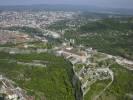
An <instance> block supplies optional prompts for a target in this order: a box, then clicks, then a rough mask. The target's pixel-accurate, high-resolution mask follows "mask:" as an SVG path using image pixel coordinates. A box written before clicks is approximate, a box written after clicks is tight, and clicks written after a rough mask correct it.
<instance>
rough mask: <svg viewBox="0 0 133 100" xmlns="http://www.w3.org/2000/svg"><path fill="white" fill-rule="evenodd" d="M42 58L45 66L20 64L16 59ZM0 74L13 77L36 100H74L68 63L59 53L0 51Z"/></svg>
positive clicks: (28, 60)
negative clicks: (12, 53)
mask: <svg viewBox="0 0 133 100" xmlns="http://www.w3.org/2000/svg"><path fill="white" fill-rule="evenodd" d="M32 60H42V61H44V62H45V64H46V65H47V67H46V68H42V67H39V66H38V67H33V66H24V65H19V64H17V61H22V62H31V61H32ZM0 74H3V75H5V76H6V77H8V78H9V79H11V80H13V81H15V82H16V83H17V84H18V85H19V86H20V87H21V88H23V89H25V90H27V91H28V94H29V95H35V96H36V100H41V99H43V100H44V99H45V98H46V99H47V100H74V91H73V87H72V84H71V81H72V75H73V73H72V67H71V64H70V63H69V62H67V61H65V60H64V59H63V58H62V57H56V56H54V55H52V54H47V53H42V54H23V55H21V54H16V55H9V54H7V53H3V52H2V53H0Z"/></svg>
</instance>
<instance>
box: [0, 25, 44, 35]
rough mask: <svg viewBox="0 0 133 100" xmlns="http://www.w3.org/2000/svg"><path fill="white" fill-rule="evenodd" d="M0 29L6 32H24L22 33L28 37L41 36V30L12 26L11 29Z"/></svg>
mask: <svg viewBox="0 0 133 100" xmlns="http://www.w3.org/2000/svg"><path fill="white" fill-rule="evenodd" d="M0 29H7V30H10V31H19V32H24V33H28V34H29V35H34V34H36V35H42V34H43V31H42V30H41V29H38V28H32V27H27V26H23V27H19V26H12V27H6V28H0Z"/></svg>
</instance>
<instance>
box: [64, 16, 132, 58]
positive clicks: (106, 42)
mask: <svg viewBox="0 0 133 100" xmlns="http://www.w3.org/2000/svg"><path fill="white" fill-rule="evenodd" d="M132 20H133V19H132V18H125V19H122V18H121V19H103V20H100V21H96V22H88V23H87V24H85V25H82V26H81V27H80V28H78V29H77V30H76V31H74V30H72V31H70V30H69V31H67V32H66V33H65V35H64V37H65V38H67V39H70V38H74V39H75V40H76V43H77V44H78V45H79V44H83V45H85V46H86V47H93V48H94V49H97V50H99V51H101V52H105V53H109V54H113V55H119V56H122V57H125V58H128V59H133V52H132V50H133V46H132V44H133V23H132Z"/></svg>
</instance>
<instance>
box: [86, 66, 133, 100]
mask: <svg viewBox="0 0 133 100" xmlns="http://www.w3.org/2000/svg"><path fill="white" fill-rule="evenodd" d="M111 69H112V71H113V72H114V81H113V83H112V85H111V86H110V87H109V88H108V89H107V90H106V91H105V92H104V93H103V94H102V95H101V96H100V97H99V98H98V100H132V99H131V97H130V96H128V94H130V95H133V72H132V71H129V70H127V69H125V68H123V67H122V66H120V65H118V64H114V65H112V66H111ZM107 83H108V81H101V82H96V83H95V84H93V85H92V86H91V90H90V91H89V92H88V93H87V94H86V95H85V100H94V97H95V96H96V95H98V93H100V91H101V90H103V89H104V88H105V86H106V85H107Z"/></svg>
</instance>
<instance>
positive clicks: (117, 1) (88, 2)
mask: <svg viewBox="0 0 133 100" xmlns="http://www.w3.org/2000/svg"><path fill="white" fill-rule="evenodd" d="M32 5H71V6H88V7H89V6H90V7H91V6H92V7H99V8H124V9H133V6H132V5H133V1H132V0H110V1H109V0H108V1H107V0H99V1H97V0H82V1H81V0H73V1H71V0H54V1H49V0H45V1H43V0H27V1H26V0H12V1H9V0H4V1H0V6H32Z"/></svg>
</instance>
